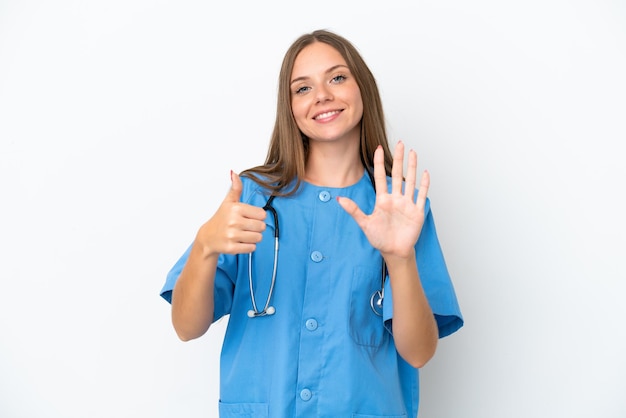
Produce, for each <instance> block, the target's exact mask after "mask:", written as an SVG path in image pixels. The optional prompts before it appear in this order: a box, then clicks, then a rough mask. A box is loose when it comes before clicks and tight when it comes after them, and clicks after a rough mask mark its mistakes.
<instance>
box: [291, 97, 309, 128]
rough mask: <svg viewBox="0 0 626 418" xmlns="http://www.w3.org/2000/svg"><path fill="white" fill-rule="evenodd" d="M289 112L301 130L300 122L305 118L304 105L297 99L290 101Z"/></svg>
mask: <svg viewBox="0 0 626 418" xmlns="http://www.w3.org/2000/svg"><path fill="white" fill-rule="evenodd" d="M291 113H293V117H294V119H295V120H296V123H297V124H298V127H299V128H300V130H302V126H301V124H302V123H303V122H304V121H305V120H306V107H305V106H303V105H302V104H301V103H298V102H297V101H292V102H291Z"/></svg>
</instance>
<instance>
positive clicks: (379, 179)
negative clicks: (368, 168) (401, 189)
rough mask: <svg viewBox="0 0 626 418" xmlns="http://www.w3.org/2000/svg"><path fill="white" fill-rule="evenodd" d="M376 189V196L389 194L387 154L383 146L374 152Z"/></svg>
mask: <svg viewBox="0 0 626 418" xmlns="http://www.w3.org/2000/svg"><path fill="white" fill-rule="evenodd" d="M374 186H375V187H374V188H375V189H376V194H377V195H380V194H386V193H387V172H386V171H385V152H384V151H383V147H382V146H380V145H379V146H378V148H376V151H375V152H374Z"/></svg>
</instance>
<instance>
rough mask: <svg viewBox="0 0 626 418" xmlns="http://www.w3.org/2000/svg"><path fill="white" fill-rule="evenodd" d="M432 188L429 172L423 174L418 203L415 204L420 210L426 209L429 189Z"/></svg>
mask: <svg viewBox="0 0 626 418" xmlns="http://www.w3.org/2000/svg"><path fill="white" fill-rule="evenodd" d="M429 187H430V174H429V173H428V171H427V170H424V172H423V173H422V179H421V181H420V189H419V191H418V192H417V201H416V202H415V204H416V205H417V207H418V208H420V209H422V210H423V209H424V208H425V207H426V196H428V188H429Z"/></svg>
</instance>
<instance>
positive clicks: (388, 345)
mask: <svg viewBox="0 0 626 418" xmlns="http://www.w3.org/2000/svg"><path fill="white" fill-rule="evenodd" d="M242 181H243V186H244V187H243V193H242V197H241V201H242V202H245V203H248V204H251V205H255V206H259V207H263V206H264V205H265V203H266V201H267V198H268V194H267V191H266V190H264V189H262V188H261V187H260V186H259V185H258V184H256V183H255V182H253V181H252V180H250V179H248V178H245V177H244V178H242ZM388 182H390V179H388ZM337 196H345V197H349V198H351V199H352V200H354V201H355V202H356V203H357V204H358V205H359V207H360V208H361V209H362V210H363V212H365V213H371V212H372V211H373V208H374V203H375V192H374V189H373V186H372V184H371V182H370V179H369V176H368V175H367V174H364V176H363V178H362V179H361V180H360V181H359V182H358V183H357V184H355V185H353V186H350V187H346V188H332V187H318V186H314V185H311V184H309V183H306V182H304V183H302V186H301V188H300V189H299V191H298V192H297V194H295V195H294V196H289V197H277V198H275V199H274V202H273V206H274V208H275V209H276V211H277V212H278V218H279V226H280V249H279V254H278V267H277V275H276V284H275V287H274V295H273V297H272V301H271V306H274V307H275V309H276V313H275V314H274V315H270V316H264V317H257V318H249V317H248V315H247V312H248V310H250V309H252V302H251V298H250V285H249V281H248V280H249V279H248V257H249V255H248V254H239V255H226V254H222V255H220V257H219V262H218V266H217V272H216V277H215V314H214V320H218V319H220V318H221V317H223V316H225V315H229V319H228V327H227V330H226V335H225V337H224V343H223V346H222V354H221V363H220V405H219V411H220V417H222V418H228V417H255V418H257V417H276V418H284V417H329V418H331V417H332V418H338V417H363V418H365V417H373V416H376V417H407V416H410V417H415V416H416V415H417V407H418V400H419V399H418V395H419V383H418V370H417V369H415V368H413V367H411V366H410V365H409V364H408V363H406V362H405V361H404V360H403V359H402V358H401V357H400V356H399V354H398V353H397V351H396V347H395V344H394V340H393V334H392V333H391V326H390V325H391V324H390V323H391V321H392V320H393V301H392V297H391V288H390V286H389V280H387V282H386V286H385V287H386V290H385V300H384V305H383V308H384V309H383V316H382V317H381V316H377V315H375V314H374V312H373V311H372V309H371V306H370V298H371V295H372V293H373V292H375V291H376V290H379V289H380V283H381V267H382V257H381V255H380V253H379V252H378V251H377V250H376V249H374V248H373V247H372V246H371V245H370V244H369V242H368V240H367V238H366V237H365V234H364V233H363V232H362V231H361V229H360V228H359V226H358V225H357V224H356V222H355V221H354V220H353V219H352V217H351V216H350V215H348V214H347V213H346V212H345V211H344V210H343V209H342V208H341V207H340V206H339V204H338V203H337V201H336V199H335V197H337ZM426 210H427V214H426V219H425V222H424V226H423V228H422V232H421V235H420V238H419V240H418V241H417V243H416V245H415V251H416V255H417V265H418V271H419V274H420V279H421V281H422V285H423V287H424V290H425V292H426V296H427V298H428V301H429V303H430V307H431V309H432V311H433V313H434V314H435V318H436V320H437V324H438V326H439V336H440V337H444V336H447V335H449V334H452V333H453V332H455V331H456V330H458V329H459V328H461V326H462V325H463V317H462V315H461V312H460V309H459V305H458V302H457V298H456V295H455V291H454V287H453V285H452V282H451V280H450V276H449V274H448V270H447V268H446V264H445V261H444V257H443V254H442V251H441V248H440V245H439V241H438V239H437V233H436V231H435V224H434V221H433V216H432V212H431V211H430V201H427V208H426ZM266 223H267V226H268V227H267V228H266V230H265V232H264V234H263V240H262V241H261V243H259V245H257V250H256V251H255V252H254V255H253V271H252V277H253V279H254V290H255V297H256V303H257V307H258V308H259V309H263V306H264V305H265V301H266V299H267V295H268V291H269V287H270V282H271V277H272V268H273V261H274V220H273V218H272V216H271V215H270V214H269V213H268V216H267V218H266ZM189 249H190V248H188V249H187V251H186V252H185V253H184V254H183V255H182V257H181V258H180V259H179V260H178V262H177V263H176V264H175V265H174V266H173V268H172V269H171V270H170V272H169V273H168V275H167V279H166V282H165V285H164V286H163V288H162V290H161V296H162V297H163V298H165V299H166V300H167V301H168V302H171V292H172V289H173V288H174V284H175V282H176V280H177V278H178V276H179V274H180V272H181V271H182V268H183V266H184V264H185V262H186V260H187V257H188V254H189Z"/></svg>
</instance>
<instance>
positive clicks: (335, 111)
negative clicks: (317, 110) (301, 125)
mask: <svg viewBox="0 0 626 418" xmlns="http://www.w3.org/2000/svg"><path fill="white" fill-rule="evenodd" d="M337 113H339V111H337V110H333V111H332V112H326V113H322V114H319V115H317V116H316V117H315V119H324V118H327V117H329V116H332V115H335V114H337Z"/></svg>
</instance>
